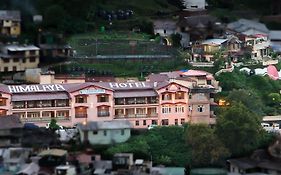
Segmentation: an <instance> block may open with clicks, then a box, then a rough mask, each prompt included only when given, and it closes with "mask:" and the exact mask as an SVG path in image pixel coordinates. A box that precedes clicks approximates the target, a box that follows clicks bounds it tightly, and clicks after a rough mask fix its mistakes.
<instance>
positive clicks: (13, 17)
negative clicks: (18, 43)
mask: <svg viewBox="0 0 281 175" xmlns="http://www.w3.org/2000/svg"><path fill="white" fill-rule="evenodd" d="M20 22H21V16H20V12H19V11H10V10H0V32H1V34H3V35H7V36H19V35H20V33H21V25H20Z"/></svg>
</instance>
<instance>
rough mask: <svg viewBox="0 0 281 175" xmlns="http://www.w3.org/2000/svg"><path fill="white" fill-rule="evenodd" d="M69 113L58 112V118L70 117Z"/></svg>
mask: <svg viewBox="0 0 281 175" xmlns="http://www.w3.org/2000/svg"><path fill="white" fill-rule="evenodd" d="M68 116H69V111H57V117H68Z"/></svg>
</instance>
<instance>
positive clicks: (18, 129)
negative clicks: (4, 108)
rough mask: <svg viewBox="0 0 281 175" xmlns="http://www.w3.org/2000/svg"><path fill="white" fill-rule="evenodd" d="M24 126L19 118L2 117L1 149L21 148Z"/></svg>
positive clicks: (0, 123)
mask: <svg viewBox="0 0 281 175" xmlns="http://www.w3.org/2000/svg"><path fill="white" fill-rule="evenodd" d="M22 129H23V124H22V122H21V121H20V118H19V117H18V116H13V115H10V116H1V117H0V147H17V146H21V139H22Z"/></svg>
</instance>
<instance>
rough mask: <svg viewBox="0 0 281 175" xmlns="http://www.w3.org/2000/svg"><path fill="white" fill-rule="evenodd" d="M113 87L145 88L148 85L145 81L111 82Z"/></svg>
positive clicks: (110, 84)
mask: <svg viewBox="0 0 281 175" xmlns="http://www.w3.org/2000/svg"><path fill="white" fill-rule="evenodd" d="M109 86H110V87H111V88H113V89H114V88H145V87H147V86H146V84H145V83H144V82H135V83H109Z"/></svg>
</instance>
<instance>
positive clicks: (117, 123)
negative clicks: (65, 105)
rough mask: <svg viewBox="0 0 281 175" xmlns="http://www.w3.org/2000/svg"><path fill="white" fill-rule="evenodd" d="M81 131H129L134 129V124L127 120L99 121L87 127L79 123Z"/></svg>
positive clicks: (89, 123) (88, 124)
mask: <svg viewBox="0 0 281 175" xmlns="http://www.w3.org/2000/svg"><path fill="white" fill-rule="evenodd" d="M77 127H78V128H79V129H81V130H83V131H85V130H87V131H94V130H105V129H127V128H132V124H131V123H130V122H129V121H127V120H112V121H98V122H88V123H87V124H86V125H84V124H82V123H79V124H78V126H77Z"/></svg>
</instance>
